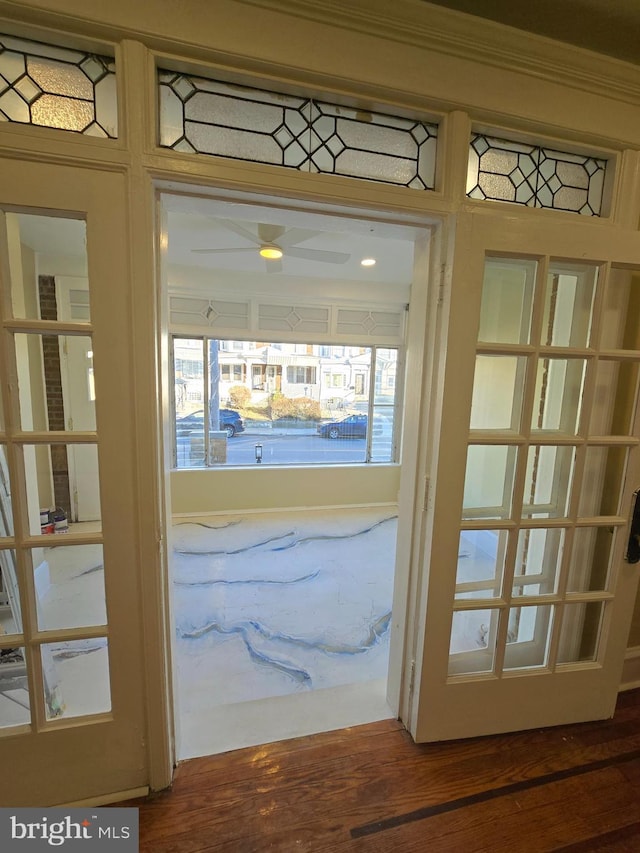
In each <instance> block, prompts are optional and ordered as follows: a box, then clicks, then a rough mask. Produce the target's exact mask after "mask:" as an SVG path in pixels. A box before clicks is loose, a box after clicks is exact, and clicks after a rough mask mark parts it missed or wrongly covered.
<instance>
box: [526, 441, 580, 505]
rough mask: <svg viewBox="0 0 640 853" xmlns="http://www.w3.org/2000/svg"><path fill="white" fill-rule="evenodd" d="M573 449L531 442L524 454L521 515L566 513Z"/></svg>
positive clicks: (571, 475) (573, 455) (571, 474)
mask: <svg viewBox="0 0 640 853" xmlns="http://www.w3.org/2000/svg"><path fill="white" fill-rule="evenodd" d="M574 457H575V449H574V448H573V447H557V446H555V445H532V446H531V447H530V448H529V452H528V454H527V474H526V480H525V485H524V496H523V507H522V515H523V516H524V517H525V518H561V517H564V516H566V515H567V511H568V503H569V487H570V484H571V479H572V477H573V463H574Z"/></svg>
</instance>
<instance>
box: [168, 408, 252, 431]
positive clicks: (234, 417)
mask: <svg viewBox="0 0 640 853" xmlns="http://www.w3.org/2000/svg"><path fill="white" fill-rule="evenodd" d="M220 429H222V430H224V431H225V432H226V434H227V437H228V438H233V436H234V435H235V434H236V433H238V432H244V423H243V421H242V418H241V417H240V415H239V414H238V413H237V412H234V411H233V409H220ZM192 432H200V433H203V432H204V411H203V410H202V409H199V410H198V411H197V412H191V414H190V415H185V416H184V418H178V419H177V420H176V435H190V434H191V433H192Z"/></svg>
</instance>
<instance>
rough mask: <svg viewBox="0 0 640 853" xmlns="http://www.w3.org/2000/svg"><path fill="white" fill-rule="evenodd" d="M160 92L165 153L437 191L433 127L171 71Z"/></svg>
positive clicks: (163, 75)
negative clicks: (178, 153) (209, 157)
mask: <svg viewBox="0 0 640 853" xmlns="http://www.w3.org/2000/svg"><path fill="white" fill-rule="evenodd" d="M159 85H160V145H161V146H163V147H165V148H172V149H174V150H175V151H182V152H188V153H198V154H214V155H217V156H219V157H232V158H234V159H239V160H252V161H254V162H257V163H271V164H273V165H277V166H287V167H289V168H292V169H298V170H300V171H304V172H323V173H326V174H334V175H344V176H346V177H352V178H363V179H365V180H369V181H381V182H383V183H390V184H396V185H399V186H406V187H414V188H416V189H423V190H424V189H433V188H434V180H435V161H436V144H437V131H438V128H437V125H434V124H427V123H425V122H421V121H416V120H413V119H406V118H401V117H398V116H391V115H386V114H383V113H376V112H370V111H368V110H360V109H353V108H350V107H343V106H338V105H336V104H329V103H325V102H322V101H318V100H314V99H312V98H301V97H296V96H294V95H285V94H281V93H279V92H268V91H264V90H262V89H254V88H248V87H244V86H236V85H233V84H230V83H224V82H220V81H216V80H208V79H204V78H201V77H191V76H187V75H185V74H177V73H174V72H170V71H161V72H160V73H159Z"/></svg>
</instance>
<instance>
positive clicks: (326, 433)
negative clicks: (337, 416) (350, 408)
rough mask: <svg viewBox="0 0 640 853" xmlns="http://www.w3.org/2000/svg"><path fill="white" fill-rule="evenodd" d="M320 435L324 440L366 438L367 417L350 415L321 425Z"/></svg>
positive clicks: (319, 428)
mask: <svg viewBox="0 0 640 853" xmlns="http://www.w3.org/2000/svg"><path fill="white" fill-rule="evenodd" d="M318 435H320V436H322V438H366V437H367V416H366V415H349V416H348V417H346V418H342V420H339V421H329V422H328V423H324V424H320V426H319V427H318Z"/></svg>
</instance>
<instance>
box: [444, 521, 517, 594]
mask: <svg viewBox="0 0 640 853" xmlns="http://www.w3.org/2000/svg"><path fill="white" fill-rule="evenodd" d="M507 536H508V534H507V531H506V530H463V531H462V532H461V533H460V545H459V547H458V571H457V574H456V598H495V597H497V596H498V595H500V587H501V584H502V574H503V571H504V557H505V553H506V550H507Z"/></svg>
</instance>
